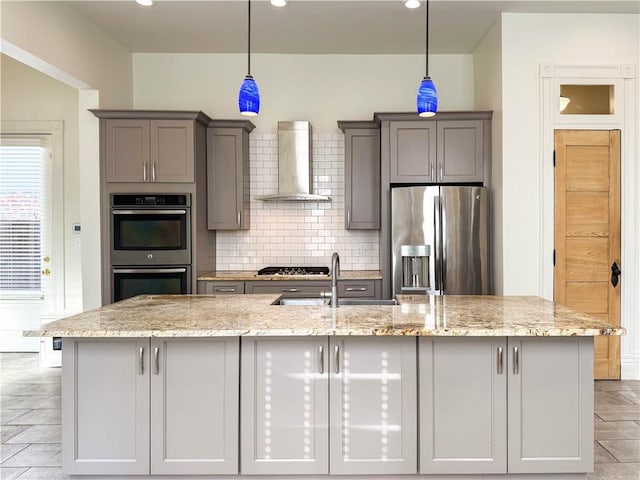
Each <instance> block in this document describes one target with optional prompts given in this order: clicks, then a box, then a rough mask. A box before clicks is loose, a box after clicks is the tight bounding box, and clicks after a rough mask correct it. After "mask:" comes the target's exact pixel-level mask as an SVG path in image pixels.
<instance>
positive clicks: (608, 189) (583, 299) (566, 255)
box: [553, 130, 622, 379]
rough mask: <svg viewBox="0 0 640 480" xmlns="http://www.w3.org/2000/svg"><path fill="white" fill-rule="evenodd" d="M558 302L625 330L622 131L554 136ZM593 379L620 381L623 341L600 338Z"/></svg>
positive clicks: (556, 284)
mask: <svg viewBox="0 0 640 480" xmlns="http://www.w3.org/2000/svg"><path fill="white" fill-rule="evenodd" d="M555 156H556V169H555V250H556V265H555V270H554V292H553V297H554V301H555V302H558V303H561V304H564V305H567V306H568V307H570V308H574V309H576V310H579V311H583V312H586V313H589V314H591V315H593V316H595V317H597V318H599V319H601V320H603V321H605V322H608V323H611V324H613V325H620V284H619V283H618V285H617V286H614V285H613V282H612V266H613V264H614V263H616V264H617V266H618V267H620V268H622V267H621V265H620V131H618V130H612V131H608V130H557V131H556V132H555ZM594 343H595V353H594V364H595V367H594V376H595V378H597V379H617V378H620V337H595V341H594Z"/></svg>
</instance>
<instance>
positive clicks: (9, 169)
mask: <svg viewBox="0 0 640 480" xmlns="http://www.w3.org/2000/svg"><path fill="white" fill-rule="evenodd" d="M47 157H48V150H47V148H46V146H45V144H44V143H43V140H39V139H33V138H31V139H2V145H0V292H15V293H18V292H31V293H36V292H41V290H42V288H41V273H40V269H41V267H40V265H41V263H40V261H41V258H42V233H43V227H44V221H45V218H44V213H45V201H46V197H45V194H46V191H45V172H46V159H47Z"/></svg>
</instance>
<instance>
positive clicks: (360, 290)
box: [345, 287, 367, 292]
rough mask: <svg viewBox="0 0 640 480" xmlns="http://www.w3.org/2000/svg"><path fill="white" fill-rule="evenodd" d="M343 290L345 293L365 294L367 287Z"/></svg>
mask: <svg viewBox="0 0 640 480" xmlns="http://www.w3.org/2000/svg"><path fill="white" fill-rule="evenodd" d="M345 290H346V291H347V292H366V291H367V287H347V288H345Z"/></svg>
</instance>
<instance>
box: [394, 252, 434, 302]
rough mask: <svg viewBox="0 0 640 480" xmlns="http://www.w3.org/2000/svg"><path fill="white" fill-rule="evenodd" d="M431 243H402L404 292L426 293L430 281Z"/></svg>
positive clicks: (402, 288)
mask: <svg viewBox="0 0 640 480" xmlns="http://www.w3.org/2000/svg"><path fill="white" fill-rule="evenodd" d="M430 252H431V248H430V247H429V245H402V246H401V247H400V256H401V257H402V287H401V290H402V292H412V291H413V292H420V293H424V292H425V291H426V290H427V289H428V288H430V287H431V285H430V282H429V256H430Z"/></svg>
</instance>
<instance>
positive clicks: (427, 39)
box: [424, 0, 429, 77]
mask: <svg viewBox="0 0 640 480" xmlns="http://www.w3.org/2000/svg"><path fill="white" fill-rule="evenodd" d="M424 18H425V21H424V25H425V29H424V44H425V53H424V58H425V77H428V76H429V0H427V1H426V8H425V14H424Z"/></svg>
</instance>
